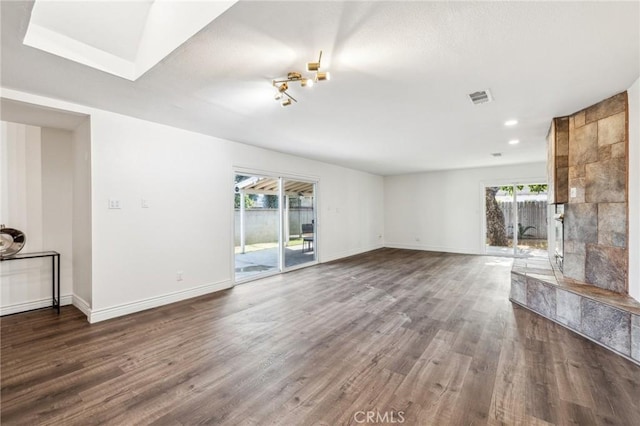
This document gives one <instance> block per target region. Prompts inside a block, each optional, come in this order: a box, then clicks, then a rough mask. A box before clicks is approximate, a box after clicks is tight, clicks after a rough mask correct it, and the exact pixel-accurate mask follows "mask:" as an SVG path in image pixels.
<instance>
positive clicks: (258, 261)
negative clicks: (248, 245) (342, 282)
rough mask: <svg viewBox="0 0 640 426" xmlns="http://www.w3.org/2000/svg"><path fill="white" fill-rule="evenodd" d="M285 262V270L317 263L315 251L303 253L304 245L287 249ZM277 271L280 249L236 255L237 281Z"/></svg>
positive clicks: (274, 248)
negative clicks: (304, 264)
mask: <svg viewBox="0 0 640 426" xmlns="http://www.w3.org/2000/svg"><path fill="white" fill-rule="evenodd" d="M284 261H285V262H284V266H285V268H290V267H292V266H297V265H302V264H303V263H309V262H313V261H315V251H314V250H308V249H307V250H305V251H304V253H303V252H302V245H297V246H291V247H286V248H285V255H284ZM277 270H278V247H272V248H267V249H262V250H255V251H248V252H246V253H244V254H242V253H237V254H236V255H235V272H236V281H242V280H244V279H246V278H249V277H251V276H254V275H258V274H262V273H265V272H269V271H277Z"/></svg>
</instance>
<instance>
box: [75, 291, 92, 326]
mask: <svg viewBox="0 0 640 426" xmlns="http://www.w3.org/2000/svg"><path fill="white" fill-rule="evenodd" d="M73 306H75V307H76V308H78V310H79V311H80V312H82V313H83V314H85V315H86V316H87V320H88V319H89V316H91V307H90V306H89V303H87V301H86V300H84V299H83V298H82V297H80V296H78V295H76V294H74V295H73Z"/></svg>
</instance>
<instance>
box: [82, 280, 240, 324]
mask: <svg viewBox="0 0 640 426" xmlns="http://www.w3.org/2000/svg"><path fill="white" fill-rule="evenodd" d="M231 287H233V283H232V282H231V281H230V280H226V281H221V282H218V283H212V284H205V285H202V286H199V287H194V288H190V289H188V290H182V291H176V292H174V293H169V294H164V295H162V296H155V297H150V298H148V299H144V300H139V301H136V302H131V303H124V304H122V305H117V306H110V307H108V308H102V309H88V311H89V313H88V314H87V319H88V320H89V322H90V323H92V324H93V323H96V322H100V321H105V320H108V319H112V318H117V317H121V316H123V315H128V314H133V313H135V312H140V311H144V310H147V309H151V308H157V307H158V306H163V305H168V304H169V303H174V302H179V301H181V300H185V299H191V298H192V297H198V296H203V295H205V294H208V293H213V292H216V291H220V290H226V289H228V288H231ZM78 309H80V308H78ZM80 310H82V309H80ZM83 312H84V311H83Z"/></svg>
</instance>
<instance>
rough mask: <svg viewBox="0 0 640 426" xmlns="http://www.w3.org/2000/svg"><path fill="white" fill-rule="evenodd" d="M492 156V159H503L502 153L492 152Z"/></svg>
mask: <svg viewBox="0 0 640 426" xmlns="http://www.w3.org/2000/svg"><path fill="white" fill-rule="evenodd" d="M491 156H492V157H502V153H501V152H492V153H491Z"/></svg>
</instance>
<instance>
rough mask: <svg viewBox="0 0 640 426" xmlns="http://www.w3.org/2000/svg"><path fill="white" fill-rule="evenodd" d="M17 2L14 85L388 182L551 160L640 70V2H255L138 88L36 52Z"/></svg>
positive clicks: (10, 23)
mask: <svg viewBox="0 0 640 426" xmlns="http://www.w3.org/2000/svg"><path fill="white" fill-rule="evenodd" d="M1 7H2V9H1V12H2V17H1V19H2V21H1V24H2V34H1V35H2V77H1V78H2V80H1V82H2V86H3V87H6V88H12V89H17V90H22V91H26V92H31V93H36V94H41V95H45V96H51V97H55V98H60V99H63V100H68V101H72V102H77V103H81V104H86V105H89V106H93V107H97V108H102V109H106V110H110V111H115V112H119V113H122V114H128V115H131V116H134V117H139V118H143V119H147V120H151V121H156V122H161V123H165V124H169V125H173V126H176V127H181V128H185V129H190V130H194V131H197V132H201V133H205V134H209V135H213V136H218V137H222V138H225V139H229V140H233V141H238V142H243V143H247V144H251V145H256V146H261V147H265V148H269V149H274V150H277V151H282V152H288V153H292V154H296V155H301V156H304V157H308V158H314V159H318V160H322V161H327V162H331V163H334V164H340V165H344V166H348V167H353V168H356V169H360V170H365V171H370V172H373V173H378V174H383V175H388V174H400V173H411V172H419V171H426V170H441V169H452V168H465V167H479V166H491V165H502V164H517V163H524V162H531V161H544V160H545V136H546V132H547V130H548V127H549V123H550V120H551V118H552V117H554V116H562V115H567V114H570V113H572V112H575V111H577V110H579V109H582V108H584V107H586V106H589V105H591V104H593V103H595V102H597V101H599V100H601V99H604V98H606V97H609V96H611V95H614V94H616V93H619V92H621V91H623V90H626V89H627V88H628V87H630V86H631V84H632V83H633V82H634V81H635V80H636V79H637V78H638V76H640V3H639V2H619V3H614V2H601V3H598V2H333V1H331V2H244V1H241V2H239V3H237V4H235V5H234V6H232V7H231V8H230V9H229V10H227V11H226V12H225V13H224V14H222V15H221V16H220V17H218V18H217V19H216V20H215V21H213V22H212V23H211V24H209V25H208V26H206V27H205V28H204V29H203V30H202V31H200V32H199V33H197V34H196V35H195V36H194V37H192V38H191V39H189V40H188V41H187V42H186V43H184V44H183V45H182V46H180V47H179V48H178V49H176V50H175V51H173V52H172V53H171V54H170V55H169V56H167V57H166V58H165V59H164V60H162V61H161V62H160V63H159V64H158V65H156V66H155V67H153V68H152V69H151V70H149V71H148V72H147V73H146V74H144V75H143V76H142V77H140V78H139V79H138V80H137V81H135V82H132V81H126V80H123V79H121V78H118V77H115V76H112V75H109V74H107V73H104V72H101V71H98V70H95V69H92V68H89V67H86V66H83V65H80V64H77V63H75V62H71V61H69V60H66V59H62V58H59V57H57V56H54V55H50V54H47V53H44V52H41V51H39V50H36V49H33V48H30V47H27V46H24V45H23V44H22V39H23V37H24V34H25V31H26V27H27V25H28V20H29V14H30V10H31V3H29V2H2V6H1ZM321 49H322V50H323V65H325V66H326V67H327V68H328V69H329V70H330V71H331V81H329V82H320V83H319V84H317V85H316V86H315V87H313V88H311V89H305V90H302V89H301V88H297V87H293V88H292V89H291V90H290V92H291V93H292V94H293V95H294V96H296V98H297V99H298V101H299V103H297V104H294V105H293V106H291V107H287V108H281V107H280V106H279V104H278V103H277V102H276V101H274V100H273V93H274V89H273V87H271V84H270V83H271V80H272V79H274V78H277V77H282V76H284V75H286V73H287V72H288V71H293V70H298V71H303V67H304V64H305V63H306V62H308V61H312V60H315V59H316V58H317V55H318V51H319V50H321ZM482 89H491V92H492V93H493V96H494V98H495V101H494V102H492V103H490V104H484V105H473V104H472V103H471V102H470V101H469V99H468V98H467V94H469V93H471V92H474V91H477V90H482ZM511 118H516V119H518V121H519V124H518V125H517V126H515V127H512V128H511V127H509V128H508V127H505V126H504V125H503V123H504V121H505V120H508V119H511ZM513 138H517V139H519V140H520V143H519V144H518V145H513V146H512V145H508V144H507V141H508V140H510V139H513ZM493 152H502V153H503V155H502V157H500V158H494V157H492V156H490V153H493Z"/></svg>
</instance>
